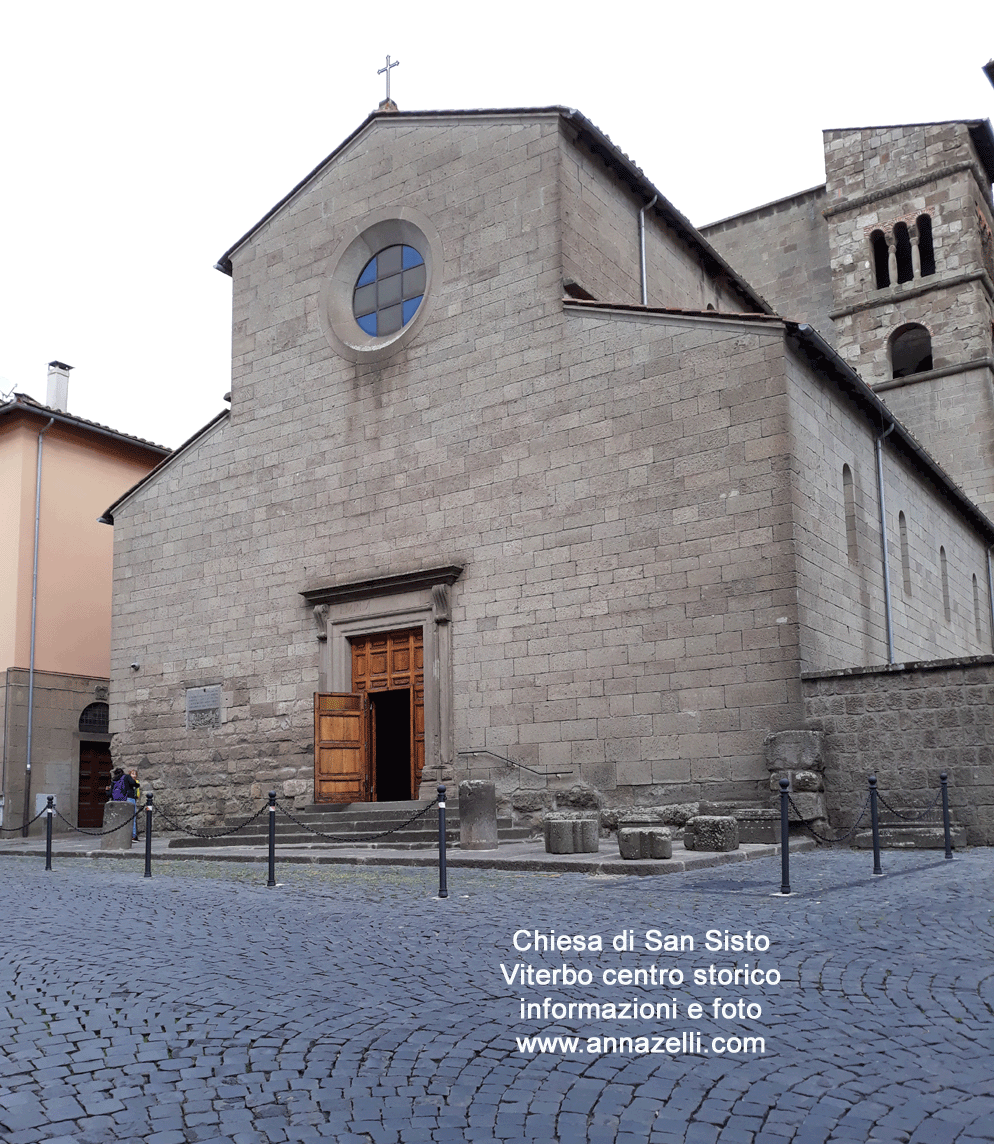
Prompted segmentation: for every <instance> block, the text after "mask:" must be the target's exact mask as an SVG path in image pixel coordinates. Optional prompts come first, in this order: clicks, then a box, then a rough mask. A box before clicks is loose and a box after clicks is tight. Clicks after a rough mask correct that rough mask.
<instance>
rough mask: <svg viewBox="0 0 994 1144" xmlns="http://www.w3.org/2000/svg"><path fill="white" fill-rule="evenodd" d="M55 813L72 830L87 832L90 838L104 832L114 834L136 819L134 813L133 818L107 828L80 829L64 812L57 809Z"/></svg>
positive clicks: (100, 835) (130, 824)
mask: <svg viewBox="0 0 994 1144" xmlns="http://www.w3.org/2000/svg"><path fill="white" fill-rule="evenodd" d="M55 813H56V815H57V816H58V817H59V818H61V819H62V821H63V822H64V823H65V824H66V826H68V827H69V829H70V830H74V831H75V832H76V833H77V834H87V835H89V837H90V838H100V837H102V836H103V835H104V834H113V833H114V832H115V831H116V830H122V829H123V828H124V827H125V826H133V825H134V821H135V819H134V816H133V815H132V817H131V818H126V819H125V820H124V821H123V822H119V823H118V824H117V826H108V827H107V829H106V830H80V828H79V827H78V826H74V825H73V824H72V823H71V822H70V821H69V819H68V818H66V816H65V815H64V814H62V813H60V812H59V811H58V810H56V812H55Z"/></svg>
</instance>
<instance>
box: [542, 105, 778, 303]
mask: <svg viewBox="0 0 994 1144" xmlns="http://www.w3.org/2000/svg"><path fill="white" fill-rule="evenodd" d="M575 134H576V133H575V131H574V130H573V129H571V128H569V127H566V128H564V132H563V145H562V152H561V169H560V174H561V180H562V184H561V192H560V194H561V210H562V243H563V275H564V277H565V278H567V279H572V280H574V281H576V282H577V283H578V284H579V285H581V286H582V287H583V288H584V289H585V290H586V291H587V292H588V293H590V294H592V295H593V297H594V298H596V299H597V300H598V301H602V302H617V303H629V304H633V305H638V304H639V303H640V302H641V279H640V252H639V228H638V216H639V211H640V210H641V208H642V207H646V206H648V203H649V202H650V197H649V196H645V197H641V198H640V197H638V196H637V195H635V194H634V193H633V192H632V190H631V188H630V187H629V186H628V185H627V184H626V183H624V182H623V181H622V180H621V178H619V177H617V176H616V175H614V174H613V173H612V172H611V171H609V170H605V168H604V166H603V164H602V163H601V161H600V160H599V159H598V158H596V157H595V156H593V155H592V154H591V153H590V152H589V151H588V150H587V149H586V148H585V147H584V146H583V144H582V142H578V141H577V140H576V138H575ZM645 228H646V238H645V248H646V249H645V259H646V282H647V295H648V305H650V306H660V307H671V308H674V309H681V310H706V309H707V307H708V306H709V305H710V306H712V307H713V308H714V309H716V310H721V311H726V312H727V311H732V312H743V311H747V310H753V309H756V307H747V306H746V305H745V304H744V302H743V299H742V298H741V296H740V295H738V294H737V293H736V292H735V291H733V290H731V289H729V288H728V286H727V284H725V283H723V282H721V281H719V280H718V279H716V278H715V277H713V276H712V275H710V274H708V273H707V271H706V270H705V268H704V265H703V264H702V261H701V258H700V256H699V254H698V252H697V251H695V250H693V249H691V248H689V247H688V246H687V244H686V241H685V240H684V239H683V238H681V237H680V236H679V235H677V234H676V233H675V232H674V231H673V230H672V229H671V228H670V227H669V226H668V225H667V223H666V222H665V221H664V219H663V217H662V216H661V214H660V212H659V211H657V210H655V209H654V208H650V209H648V210H646V212H645ZM732 265H733V267H734V268H735V269H738V267H737V266H736V265H735V264H734V263H733V264H732Z"/></svg>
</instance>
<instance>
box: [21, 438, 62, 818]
mask: <svg viewBox="0 0 994 1144" xmlns="http://www.w3.org/2000/svg"><path fill="white" fill-rule="evenodd" d="M54 422H55V418H54V417H52V418H51V419H50V420H49V422H48V424H47V425H46V426H45V428H44V429H42V431H41V432H40V433H39V434H38V464H37V468H36V470H35V543H34V563H33V567H32V570H31V659H30V663H29V665H28V742H27V751H26V752H25V762H24V815H23V817H22V819H21V834H22V835H23V836H24V837H25V838H27V836H28V820H29V818H30V817H31V731H32V725H33V723H34V710H35V644H36V636H37V631H38V535H39V532H40V528H41V455H42V448H43V444H44V438H45V434H46V433H47V432H48V431H49V429H51V428H52V425H53V424H54Z"/></svg>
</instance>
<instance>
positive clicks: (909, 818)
mask: <svg viewBox="0 0 994 1144" xmlns="http://www.w3.org/2000/svg"><path fill="white" fill-rule="evenodd" d="M877 798H879V799H880V801H881V802H882V803H883V804H884V806H886V807H887V809H888V810H889V811H890V812H891V814H896V815H897V817H898V818H901V819H903V820H904V821H905V822H918V821H919V820H920V819H923V818H924V817H925V815H926V814H931V813H932V811H933V810H935V806H936V803H937V802H938V801H939V799H940V798H942V791H941V790H940V791H939V793H938V794H937V795H936V796H935V798H933V799H932V805H931V806H927V807H925V809H924V810H923V811H922V812H921V814H902V813H901V812H900V811H899V810H895V809H894V808H893V807H892V806H891V804H890V803H889V802H888V801H887V800H886V799H885V798H884V796H883V795H882V794H881V793H880V792H879V791H877Z"/></svg>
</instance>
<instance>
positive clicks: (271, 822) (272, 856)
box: [266, 790, 276, 886]
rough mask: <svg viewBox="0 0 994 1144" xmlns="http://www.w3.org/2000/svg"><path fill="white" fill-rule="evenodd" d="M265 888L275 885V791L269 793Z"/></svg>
mask: <svg viewBox="0 0 994 1144" xmlns="http://www.w3.org/2000/svg"><path fill="white" fill-rule="evenodd" d="M266 885H267V886H275V885H276V791H274V790H271V791H270V792H269V881H268V882H267V883H266Z"/></svg>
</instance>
